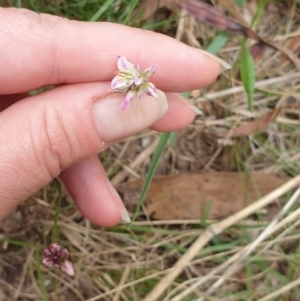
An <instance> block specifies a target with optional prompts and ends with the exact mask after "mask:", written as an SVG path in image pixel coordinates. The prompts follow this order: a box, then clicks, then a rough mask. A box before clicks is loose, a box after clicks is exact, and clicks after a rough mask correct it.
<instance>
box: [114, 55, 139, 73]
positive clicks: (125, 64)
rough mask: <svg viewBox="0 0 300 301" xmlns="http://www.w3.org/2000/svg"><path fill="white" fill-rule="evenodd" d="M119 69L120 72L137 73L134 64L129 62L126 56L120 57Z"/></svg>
mask: <svg viewBox="0 0 300 301" xmlns="http://www.w3.org/2000/svg"><path fill="white" fill-rule="evenodd" d="M118 69H119V70H120V71H129V72H136V71H137V70H136V68H135V66H134V64H133V63H131V62H130V61H128V60H127V59H126V58H125V56H121V55H120V56H119V57H118Z"/></svg>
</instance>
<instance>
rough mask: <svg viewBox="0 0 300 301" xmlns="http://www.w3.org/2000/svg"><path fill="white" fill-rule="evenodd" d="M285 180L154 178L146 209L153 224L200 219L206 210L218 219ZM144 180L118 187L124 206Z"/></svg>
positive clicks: (230, 175)
mask: <svg viewBox="0 0 300 301" xmlns="http://www.w3.org/2000/svg"><path fill="white" fill-rule="evenodd" d="M288 179H289V177H288V176H281V177H279V176H276V175H274V174H270V173H265V172H253V173H251V174H247V173H237V172H218V173H213V172H211V173H202V174H190V175H188V174H184V173H181V174H178V175H173V176H160V177H155V178H154V179H153V181H152V183H151V185H150V188H149V191H148V197H147V200H146V207H147V211H148V214H149V215H150V216H151V218H153V219H157V220H177V219H200V218H201V217H202V216H203V214H204V212H205V210H206V208H208V207H207V206H209V207H210V211H209V214H208V216H207V218H208V219H219V218H222V217H225V216H227V215H229V214H232V213H235V212H238V211H240V210H241V209H243V208H244V207H246V206H247V205H248V204H250V203H251V202H253V201H255V200H256V199H258V198H259V197H262V196H264V195H266V194H267V193H269V192H271V191H272V190H274V189H275V188H277V187H278V186H280V185H282V184H283V183H285V182H286V181H287V180H288ZM143 181H144V180H138V181H134V182H130V183H125V184H122V185H120V186H119V187H118V190H119V191H120V192H121V193H122V194H123V198H124V201H125V203H126V205H127V206H130V205H132V203H134V204H136V203H137V198H138V196H139V192H140V191H141V188H142V185H143Z"/></svg>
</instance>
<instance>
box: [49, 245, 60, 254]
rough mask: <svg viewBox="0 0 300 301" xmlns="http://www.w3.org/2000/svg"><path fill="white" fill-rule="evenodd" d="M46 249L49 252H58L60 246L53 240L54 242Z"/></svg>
mask: <svg viewBox="0 0 300 301" xmlns="http://www.w3.org/2000/svg"><path fill="white" fill-rule="evenodd" d="M48 249H49V250H50V252H51V253H52V254H56V253H59V252H60V250H61V246H60V244H59V243H57V242H55V243H53V244H51V245H50V246H49V248H48Z"/></svg>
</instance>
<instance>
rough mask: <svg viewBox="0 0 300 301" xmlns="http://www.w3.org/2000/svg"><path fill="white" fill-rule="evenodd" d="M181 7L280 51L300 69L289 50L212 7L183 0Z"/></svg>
mask: <svg viewBox="0 0 300 301" xmlns="http://www.w3.org/2000/svg"><path fill="white" fill-rule="evenodd" d="M181 5H182V6H183V7H184V8H185V9H186V10H187V12H188V13H190V14H191V15H192V16H194V17H196V18H197V19H199V20H200V21H202V22H205V23H207V24H209V25H211V26H213V27H216V28H220V29H222V30H226V31H229V32H232V33H235V34H240V35H244V36H245V37H248V38H250V39H254V40H256V41H258V42H261V43H264V44H266V45H268V46H269V47H272V48H274V49H276V50H279V51H281V52H282V53H284V54H285V55H286V56H287V57H288V58H289V59H290V60H291V61H292V62H293V63H294V64H295V65H296V66H297V67H298V68H299V69H300V60H299V59H298V58H297V57H295V55H294V54H293V53H292V52H291V51H290V50H289V49H287V48H285V47H284V46H281V45H279V44H277V43H276V42H274V41H272V40H265V39H263V38H262V37H261V36H259V35H258V34H257V33H256V32H254V31H253V30H252V29H250V28H249V27H247V26H244V25H243V24H240V23H238V22H236V21H234V20H232V19H230V18H228V17H226V16H224V15H223V14H221V13H220V12H219V11H218V10H216V9H215V8H214V7H212V6H210V5H208V4H206V3H203V2H198V1H195V0H183V1H181Z"/></svg>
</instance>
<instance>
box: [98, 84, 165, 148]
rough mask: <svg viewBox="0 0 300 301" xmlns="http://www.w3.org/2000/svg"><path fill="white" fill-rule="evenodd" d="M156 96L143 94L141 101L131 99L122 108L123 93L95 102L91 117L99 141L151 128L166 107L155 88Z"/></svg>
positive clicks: (111, 139)
mask: <svg viewBox="0 0 300 301" xmlns="http://www.w3.org/2000/svg"><path fill="white" fill-rule="evenodd" d="M156 92H157V98H154V97H152V96H148V95H146V94H144V95H143V96H142V98H141V99H140V100H136V99H134V100H132V101H131V103H130V105H129V107H128V108H126V109H125V110H122V103H123V101H124V97H125V94H123V93H118V94H112V95H108V96H107V97H105V98H103V99H100V100H98V101H96V102H95V103H94V105H93V118H94V124H95V127H96V130H97V132H98V134H99V137H100V139H101V141H104V142H112V141H116V140H120V139H123V138H125V137H128V136H130V135H133V134H135V133H138V132H140V131H141V130H143V129H145V128H148V127H150V126H151V125H152V124H154V123H155V122H156V121H158V120H159V119H160V118H161V117H162V116H163V115H164V114H165V113H166V112H167V110H168V101H167V98H166V95H165V93H163V92H162V91H160V90H156Z"/></svg>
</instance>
